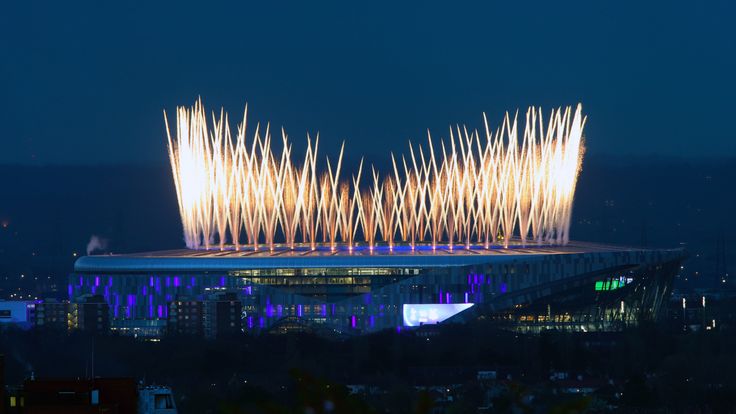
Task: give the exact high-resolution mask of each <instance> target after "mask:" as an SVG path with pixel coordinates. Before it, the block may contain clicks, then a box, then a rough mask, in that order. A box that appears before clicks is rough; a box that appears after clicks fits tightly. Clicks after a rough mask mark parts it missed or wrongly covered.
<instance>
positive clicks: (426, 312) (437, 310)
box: [404, 303, 474, 326]
mask: <svg viewBox="0 0 736 414" xmlns="http://www.w3.org/2000/svg"><path fill="white" fill-rule="evenodd" d="M473 305H474V304H473V303H446V304H445V303H423V304H410V303H407V304H404V326H420V325H423V324H427V323H439V322H442V321H444V320H445V319H448V318H450V317H452V316H455V315H457V314H458V313H460V312H462V311H464V310H466V309H469V308H471V307H472V306H473Z"/></svg>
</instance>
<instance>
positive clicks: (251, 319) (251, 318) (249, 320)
mask: <svg viewBox="0 0 736 414" xmlns="http://www.w3.org/2000/svg"><path fill="white" fill-rule="evenodd" d="M248 329H253V317H252V316H249V317H248Z"/></svg>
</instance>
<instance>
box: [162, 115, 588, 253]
mask: <svg viewBox="0 0 736 414" xmlns="http://www.w3.org/2000/svg"><path fill="white" fill-rule="evenodd" d="M247 113H248V110H247V106H246V110H245V115H244V117H243V123H242V124H241V125H238V126H237V129H236V131H235V132H234V136H233V131H231V129H230V122H229V119H228V115H227V114H225V113H224V111H222V110H221V111H220V114H219V116H218V115H216V114H215V113H213V114H212V118H211V121H210V122H208V119H207V114H206V111H205V108H204V106H203V105H202V103H201V101H198V102H196V103H195V104H194V106H192V107H190V108H186V107H179V108H177V111H176V134H175V136H172V134H171V130H170V128H169V122H168V119H167V118H166V113H164V120H165V122H166V132H167V136H168V144H169V145H168V148H169V158H170V161H171V170H172V173H173V176H174V184H175V186H176V194H177V199H178V202H179V213H180V215H181V219H182V226H183V229H184V239H185V241H186V245H187V247H188V248H191V249H220V250H224V249H227V248H233V249H235V250H240V249H254V250H258V249H260V248H267V249H271V250H273V249H274V247H275V246H276V244H277V243H284V244H285V245H286V246H287V247H289V248H292V249H293V248H295V247H296V246H297V245H298V244H303V245H306V246H309V247H310V248H312V249H315V248H316V247H317V245H318V243H322V244H323V245H327V246H329V247H330V248H331V249H333V250H334V249H336V248H338V246H345V247H346V248H348V249H351V250H352V249H353V247H355V246H357V245H358V244H359V243H361V244H365V245H367V246H368V247H369V248H370V249H373V248H374V247H375V246H376V245H377V244H378V243H379V241H380V242H381V243H385V244H386V245H387V246H389V248H393V247H394V245H396V244H397V243H401V244H407V245H409V246H411V248H415V247H416V246H417V245H420V244H429V245H431V246H432V247H437V246H438V245H440V244H446V246H447V248H449V249H453V248H457V247H458V246H459V247H462V248H470V247H471V246H473V245H480V246H483V247H485V248H490V247H491V246H504V247H508V246H509V243H510V241H511V240H512V238H516V239H518V240H519V243H520V244H521V245H527V244H558V245H563V244H566V243H567V242H568V240H569V230H570V219H571V213H572V204H573V196H574V193H575V184H576V181H577V176H578V173H579V170H580V166H581V162H582V155H583V152H584V149H583V139H582V138H583V127H584V126H585V117H584V116H583V115H582V107H581V105H578V106H577V107H576V108H575V110H573V109H572V108H571V107H567V108H565V109H557V110H552V111H551V112H550V115H549V118H548V120H547V121H546V122H545V120H544V117H543V115H542V110H541V109H538V108H535V107H531V108H529V110H527V112H526V119H525V123H524V130H523V132H521V134H520V133H519V129H518V124H517V116H516V115H515V116H514V117H513V118H511V117H510V116H509V114H508V113H507V114H506V116H505V117H504V119H503V122H502V123H501V126H500V127H499V128H497V129H496V130H495V131H494V130H491V129H490V128H489V126H488V121H487V119H486V117H485V115H484V116H483V119H484V124H485V128H484V130H483V132H482V133H479V132H478V131H477V130H474V131H469V130H468V129H467V128H465V127H460V126H457V127H455V128H450V138H449V140H448V142H445V141H441V142H440V145H439V147H437V146H436V143H434V142H433V140H432V138H431V136H428V140H427V146H426V147H423V146H414V145H412V144H411V143H409V152H408V154H407V155H402V156H400V157H398V158H396V157H394V156H393V155H392V162H393V171H392V173H391V174H389V175H387V176H385V177H383V178H382V177H381V175H380V174H379V172H378V171H376V170H375V169H374V168H373V167H371V171H370V180H371V182H370V183H368V184H367V185H366V186H364V187H363V186H362V185H361V178H362V177H363V176H364V175H366V173H365V172H364V171H363V162H362V161H361V164H360V166H359V168H358V170H357V172H356V173H354V174H353V175H352V177H351V178H350V180H341V172H342V171H341V170H342V158H343V151H344V149H345V145H344V144H343V146H342V148H341V149H340V153H339V156H338V158H337V162H336V163H331V162H330V160H329V158H327V162H326V167H327V168H326V171H324V172H322V173H320V172H319V171H318V169H317V160H318V152H319V137H317V138H316V139H314V140H313V139H312V138H311V137H309V135H308V136H307V149H306V152H305V154H304V156H303V158H301V159H300V160H299V161H300V164H296V163H294V161H293V160H292V146H291V143H290V142H289V140H288V137H287V135H286V133H285V132H284V131H283V130H281V140H282V144H283V145H282V150H281V152H280V153H278V151H274V150H273V149H272V135H271V129H270V127H269V126H268V125H267V126H266V127H265V128H263V127H262V126H261V125H257V126H256V128H255V132H254V133H253V136H252V138H251V139H250V140H249V139H248V138H247V136H246V132H247V123H246V120H247Z"/></svg>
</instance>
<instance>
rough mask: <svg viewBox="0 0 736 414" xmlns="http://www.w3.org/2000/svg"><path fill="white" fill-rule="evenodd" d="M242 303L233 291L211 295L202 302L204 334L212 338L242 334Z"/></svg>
mask: <svg viewBox="0 0 736 414" xmlns="http://www.w3.org/2000/svg"><path fill="white" fill-rule="evenodd" d="M242 311H243V303H242V302H241V301H240V298H238V295H237V294H236V293H234V292H220V293H216V294H214V295H211V296H210V297H209V298H208V299H207V301H205V304H204V335H205V337H207V338H210V339H213V338H218V337H224V336H233V335H238V334H242V330H241V329H242V324H241V313H242Z"/></svg>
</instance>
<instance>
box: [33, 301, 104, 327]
mask: <svg viewBox="0 0 736 414" xmlns="http://www.w3.org/2000/svg"><path fill="white" fill-rule="evenodd" d="M70 308H71V306H70V304H69V302H67V301H61V302H60V301H57V300H56V299H45V300H44V301H43V302H40V303H37V304H36V312H35V318H34V320H33V325H34V327H36V328H43V329H53V330H57V331H66V330H69V329H70V320H69V313H70V312H69V311H70ZM108 319H109V318H108Z"/></svg>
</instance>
